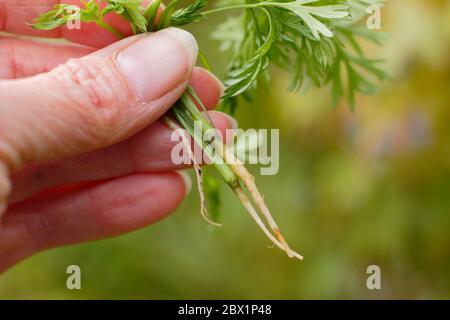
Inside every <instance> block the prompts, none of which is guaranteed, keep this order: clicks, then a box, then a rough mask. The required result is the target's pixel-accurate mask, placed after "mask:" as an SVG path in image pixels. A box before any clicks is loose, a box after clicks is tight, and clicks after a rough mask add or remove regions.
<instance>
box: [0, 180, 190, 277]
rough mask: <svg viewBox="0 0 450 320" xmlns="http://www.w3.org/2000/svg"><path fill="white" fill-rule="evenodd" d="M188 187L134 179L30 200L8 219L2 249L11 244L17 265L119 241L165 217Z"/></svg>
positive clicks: (1, 238)
mask: <svg viewBox="0 0 450 320" xmlns="http://www.w3.org/2000/svg"><path fill="white" fill-rule="evenodd" d="M189 185H190V181H189V180H185V179H184V178H183V177H182V176H181V175H180V174H177V173H159V174H136V175H132V176H127V177H123V178H119V179H115V180H110V181H106V182H103V183H100V184H97V185H93V186H89V187H86V188H81V189H75V190H68V191H66V192H61V193H59V194H56V195H53V196H43V197H42V198H36V199H30V200H29V201H26V202H24V203H20V204H17V205H15V206H13V207H12V208H10V209H9V211H8V212H7V213H6V215H5V217H4V220H3V229H2V233H1V235H0V243H5V244H11V245H8V246H10V247H14V248H15V251H16V252H15V257H14V258H15V259H16V260H17V259H20V258H23V257H24V256H26V255H29V254H31V253H32V252H36V251H39V250H43V249H47V248H51V247H56V246H61V245H67V244H72V243H78V242H84V241H90V240H96V239H101V238H105V237H111V236H116V235H119V234H122V233H125V232H129V231H131V230H135V229H138V228H142V227H144V226H147V225H149V224H152V223H154V222H156V221H158V220H160V219H162V218H164V217H166V216H167V215H168V214H169V213H171V212H173V211H174V210H175V209H176V207H177V206H178V205H179V204H180V202H181V200H182V199H183V197H184V195H185V194H186V192H187V191H188V189H189ZM8 237H14V240H13V239H9V238H8ZM13 243H15V244H16V245H13ZM17 243H20V244H21V245H18V244H17ZM2 251H4V249H3V248H0V258H1V257H2ZM3 255H4V256H5V257H7V256H8V255H7V254H3ZM2 262H3V263H4V264H5V262H4V261H2ZM14 262H15V261H14ZM12 263H13V261H9V263H6V264H8V265H9V264H12ZM2 267H3V268H6V267H7V266H5V265H3V266H2V265H1V264H0V269H1V268H2Z"/></svg>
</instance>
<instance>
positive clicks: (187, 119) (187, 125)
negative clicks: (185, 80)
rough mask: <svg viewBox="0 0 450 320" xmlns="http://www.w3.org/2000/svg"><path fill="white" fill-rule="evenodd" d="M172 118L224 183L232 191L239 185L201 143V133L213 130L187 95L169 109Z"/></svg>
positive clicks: (234, 176)
mask: <svg viewBox="0 0 450 320" xmlns="http://www.w3.org/2000/svg"><path fill="white" fill-rule="evenodd" d="M192 108H195V110H197V112H198V113H197V112H195V114H194V113H192V112H190V110H192ZM170 111H171V113H172V115H173V116H174V118H175V119H176V120H177V121H178V123H179V124H180V125H181V126H182V127H183V128H184V129H185V130H187V131H188V133H189V135H190V136H191V137H192V138H193V139H194V141H195V142H196V143H197V144H198V145H199V146H200V147H201V148H202V150H203V152H204V153H205V154H206V155H207V156H208V158H209V159H210V160H211V161H212V163H213V165H214V167H215V168H216V169H217V171H218V172H219V174H220V175H221V176H222V178H223V179H224V181H225V182H226V183H227V184H228V185H229V186H230V187H231V188H232V189H233V190H234V189H235V188H236V187H237V186H238V185H239V179H238V178H237V176H236V174H235V173H234V172H233V171H232V170H231V168H230V167H229V166H228V165H227V164H226V163H225V160H224V159H222V157H220V156H219V155H218V154H217V153H216V152H213V150H212V149H211V148H210V147H209V146H208V145H207V144H206V142H205V141H203V133H204V132H205V131H206V130H208V129H213V127H212V126H211V125H210V124H209V122H208V120H206V119H205V117H203V116H202V114H201V113H200V112H199V111H198V109H197V107H196V105H195V104H194V102H193V101H192V98H191V97H190V96H189V95H188V94H186V93H185V94H184V95H183V96H182V98H181V99H180V100H178V102H177V103H176V104H175V105H174V106H173V107H172V108H171V109H170ZM199 122H200V123H201V127H198V123H199Z"/></svg>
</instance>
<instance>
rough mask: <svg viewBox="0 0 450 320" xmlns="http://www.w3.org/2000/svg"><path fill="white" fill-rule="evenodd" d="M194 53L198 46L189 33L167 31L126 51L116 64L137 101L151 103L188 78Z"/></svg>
mask: <svg viewBox="0 0 450 320" xmlns="http://www.w3.org/2000/svg"><path fill="white" fill-rule="evenodd" d="M197 53H198V48H197V42H196V41H195V38H194V37H193V36H192V35H191V34H190V33H189V32H187V31H184V30H181V29H176V28H169V29H165V30H162V31H159V32H156V33H153V34H150V35H148V36H146V37H143V38H142V39H140V40H138V41H137V42H136V43H133V44H132V45H131V46H129V47H127V48H125V49H124V50H123V51H122V52H120V53H119V54H118V56H117V63H118V65H119V69H120V71H121V72H122V74H123V75H124V77H125V79H126V80H127V82H128V84H129V85H130V87H131V88H132V89H133V90H134V92H135V94H136V95H137V96H138V98H140V99H141V100H143V101H153V100H156V99H158V98H160V97H162V96H163V95H165V94H167V93H168V92H170V91H171V90H173V89H175V88H176V87H178V86H179V85H180V84H181V83H182V82H183V81H186V80H187V79H188V78H189V75H190V74H191V72H192V69H193V68H194V66H195V63H196V61H197Z"/></svg>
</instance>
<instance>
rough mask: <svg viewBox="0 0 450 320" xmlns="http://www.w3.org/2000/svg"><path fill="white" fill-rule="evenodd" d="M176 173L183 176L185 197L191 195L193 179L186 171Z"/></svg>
mask: <svg viewBox="0 0 450 320" xmlns="http://www.w3.org/2000/svg"><path fill="white" fill-rule="evenodd" d="M176 173H178V174H179V175H180V176H181V178H183V181H184V187H185V189H184V190H185V191H184V195H187V194H189V192H191V189H192V179H191V177H190V176H189V174H187V173H186V172H184V171H176Z"/></svg>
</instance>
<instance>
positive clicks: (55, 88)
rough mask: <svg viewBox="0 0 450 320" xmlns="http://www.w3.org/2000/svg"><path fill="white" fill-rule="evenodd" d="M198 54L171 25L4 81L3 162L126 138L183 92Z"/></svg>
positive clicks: (0, 95) (0, 86) (0, 115)
mask: <svg viewBox="0 0 450 320" xmlns="http://www.w3.org/2000/svg"><path fill="white" fill-rule="evenodd" d="M196 54H197V46H196V43H195V40H194V38H193V37H192V36H191V35H190V34H189V33H187V32H186V31H182V30H180V29H173V28H171V29H166V30H163V31H160V32H158V33H154V34H151V35H146V36H137V37H133V38H129V39H126V40H124V41H123V42H120V43H117V44H114V45H112V46H110V47H108V48H105V49H103V50H100V51H98V52H96V53H94V54H91V55H89V56H87V57H84V58H82V59H72V60H70V61H69V62H68V63H67V64H64V65H62V66H59V67H58V68H56V69H54V70H52V71H51V72H49V73H47V74H43V75H38V76H35V77H30V78H25V79H20V80H9V81H1V82H0V101H2V105H1V106H0V160H3V162H5V163H7V164H9V165H10V167H12V168H13V169H14V168H17V167H18V166H20V165H21V164H23V163H27V162H32V161H41V160H49V159H53V158H57V157H62V156H69V155H72V154H76V153H82V152H87V151H90V150H92V149H98V148H101V147H105V146H108V145H111V144H114V143H117V142H119V141H122V140H124V139H125V138H128V137H129V136H131V135H132V134H134V133H136V132H138V131H140V130H141V129H143V128H144V127H146V126H148V125H149V124H151V123H152V122H154V121H155V120H156V119H158V118H159V117H160V116H161V115H162V114H163V113H165V112H166V111H167V109H168V108H169V107H170V106H171V105H172V104H173V103H174V102H175V101H176V100H177V99H178V98H179V97H180V96H181V94H182V93H183V91H184V90H185V87H186V85H187V82H188V79H189V78H190V75H191V71H192V69H193V66H194V64H195V60H196ZM24 92H26V94H23V93H24Z"/></svg>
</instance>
